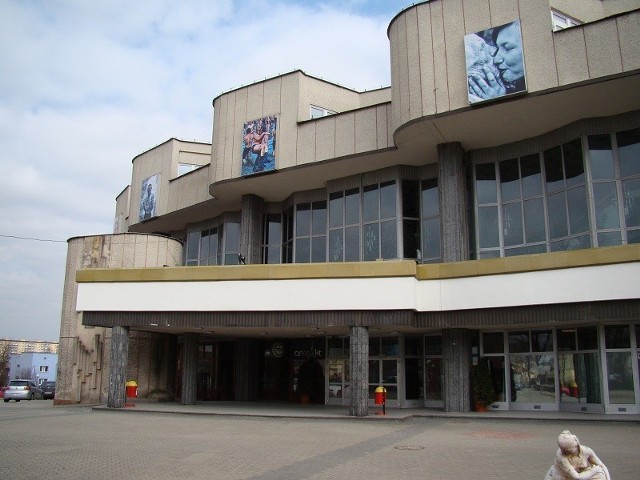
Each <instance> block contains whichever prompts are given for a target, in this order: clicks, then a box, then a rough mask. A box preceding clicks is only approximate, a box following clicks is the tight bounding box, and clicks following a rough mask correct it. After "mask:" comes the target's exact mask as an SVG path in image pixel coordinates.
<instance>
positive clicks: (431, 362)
mask: <svg viewBox="0 0 640 480" xmlns="http://www.w3.org/2000/svg"><path fill="white" fill-rule="evenodd" d="M424 377H425V378H424V379H425V400H442V359H441V358H427V359H426V360H425V361H424Z"/></svg>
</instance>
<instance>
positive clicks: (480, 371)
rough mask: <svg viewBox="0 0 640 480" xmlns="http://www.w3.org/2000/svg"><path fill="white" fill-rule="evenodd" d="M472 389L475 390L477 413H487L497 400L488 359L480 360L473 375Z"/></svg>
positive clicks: (474, 399)
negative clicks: (488, 408)
mask: <svg viewBox="0 0 640 480" xmlns="http://www.w3.org/2000/svg"><path fill="white" fill-rule="evenodd" d="M471 382H472V385H471V388H472V389H473V401H474V402H475V406H476V411H478V412H486V411H487V407H488V406H489V405H491V404H492V403H493V402H494V401H495V399H496V392H495V390H494V389H493V381H492V380H491V368H490V366H489V359H488V358H487V357H482V358H480V361H479V362H478V365H476V366H475V368H474V369H473V372H472V374H471Z"/></svg>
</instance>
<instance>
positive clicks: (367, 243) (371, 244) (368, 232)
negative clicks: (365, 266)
mask: <svg viewBox="0 0 640 480" xmlns="http://www.w3.org/2000/svg"><path fill="white" fill-rule="evenodd" d="M363 237H364V254H363V257H364V261H365V262H370V261H372V260H377V259H378V257H379V253H380V239H379V236H378V224H377V223H373V224H369V225H365V226H364V229H363Z"/></svg>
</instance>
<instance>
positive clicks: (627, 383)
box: [607, 352, 636, 404]
mask: <svg viewBox="0 0 640 480" xmlns="http://www.w3.org/2000/svg"><path fill="white" fill-rule="evenodd" d="M631 358H632V357H631V352H607V383H608V385H609V402H610V403H615V404H633V403H635V402H636V400H635V398H636V394H635V390H634V385H633V367H632V365H631Z"/></svg>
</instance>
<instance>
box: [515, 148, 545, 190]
mask: <svg viewBox="0 0 640 480" xmlns="http://www.w3.org/2000/svg"><path fill="white" fill-rule="evenodd" d="M520 170H521V172H522V195H523V196H524V197H525V198H526V197H531V196H534V195H542V172H541V170H540V156H539V155H538V154H537V153H534V154H531V155H527V156H525V157H521V158H520Z"/></svg>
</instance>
